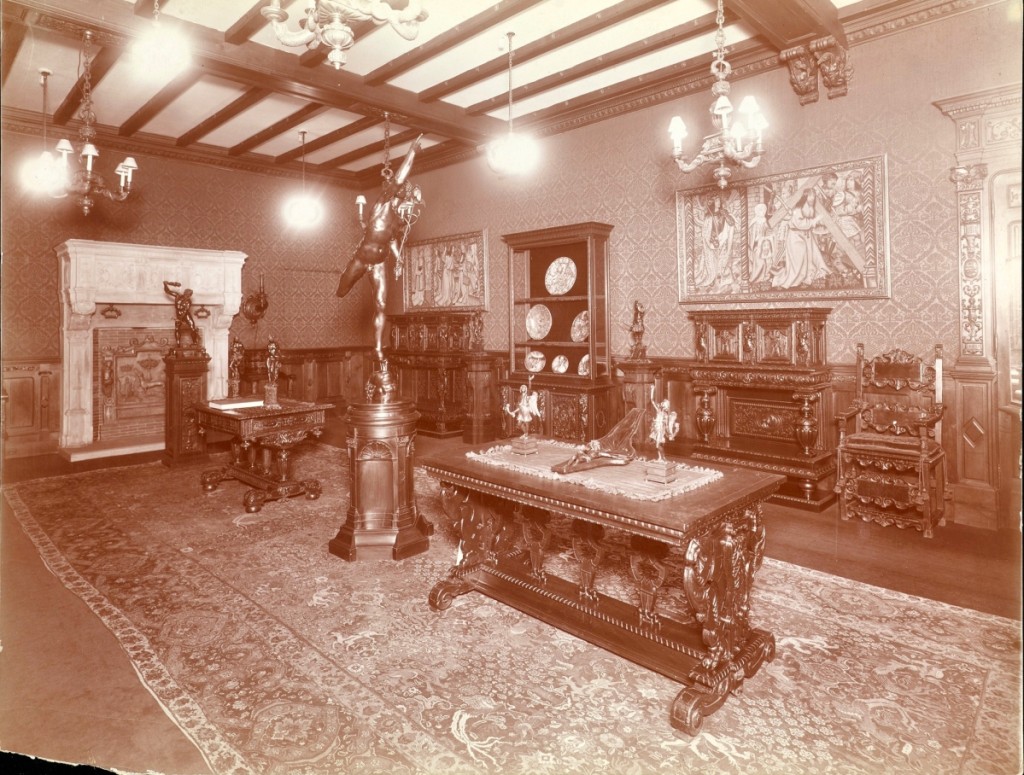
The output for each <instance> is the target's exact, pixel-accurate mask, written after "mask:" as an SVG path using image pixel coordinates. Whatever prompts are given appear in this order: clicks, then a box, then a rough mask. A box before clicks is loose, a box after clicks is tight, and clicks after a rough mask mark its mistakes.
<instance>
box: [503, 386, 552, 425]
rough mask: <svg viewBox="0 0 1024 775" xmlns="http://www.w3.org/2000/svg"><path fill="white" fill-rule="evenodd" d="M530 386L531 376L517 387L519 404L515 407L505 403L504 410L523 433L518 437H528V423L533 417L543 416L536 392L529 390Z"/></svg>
mask: <svg viewBox="0 0 1024 775" xmlns="http://www.w3.org/2000/svg"><path fill="white" fill-rule="evenodd" d="M532 387H533V377H532V376H531V377H530V378H529V380H528V384H527V385H521V386H520V387H519V404H518V405H517V406H516V407H515V408H513V407H512V405H511V404H505V412H506V413H507V414H508V415H509V416H511V417H513V418H515V421H516V424H517V425H518V426H519V429H520V430H521V431H522V432H523V435H522V436H521V437H520V438H522V439H526V438H529V436H530V423H532V422H533V418H534V417H542V416H543V414H542V413H541V410H540V406H539V405H538V403H537V398H538V397H537V392H536V391H535V390H531V388H532Z"/></svg>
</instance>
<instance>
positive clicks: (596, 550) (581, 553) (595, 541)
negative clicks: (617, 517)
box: [572, 520, 605, 606]
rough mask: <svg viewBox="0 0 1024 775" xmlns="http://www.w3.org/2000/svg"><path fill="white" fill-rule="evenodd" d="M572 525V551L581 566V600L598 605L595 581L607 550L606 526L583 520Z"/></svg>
mask: <svg viewBox="0 0 1024 775" xmlns="http://www.w3.org/2000/svg"><path fill="white" fill-rule="evenodd" d="M572 527H573V530H572V553H573V556H574V557H575V558H576V562H578V563H579V566H580V584H579V587H580V600H582V601H583V602H584V603H586V604H588V605H592V606H593V605H597V602H598V595H597V587H596V585H595V581H596V579H597V568H598V566H599V565H600V564H601V560H602V558H603V557H604V552H605V549H604V546H603V545H602V543H601V540H602V539H603V538H604V528H603V527H601V526H600V525H595V524H593V523H590V522H583V521H582V520H576V521H575V522H574V523H573V526H572Z"/></svg>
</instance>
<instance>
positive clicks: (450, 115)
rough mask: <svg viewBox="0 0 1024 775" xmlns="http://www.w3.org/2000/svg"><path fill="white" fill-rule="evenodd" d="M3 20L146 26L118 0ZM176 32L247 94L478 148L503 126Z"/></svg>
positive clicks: (212, 36) (134, 31)
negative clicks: (275, 96) (378, 118)
mask: <svg viewBox="0 0 1024 775" xmlns="http://www.w3.org/2000/svg"><path fill="white" fill-rule="evenodd" d="M3 8H4V16H5V18H6V17H8V16H9V14H10V13H15V12H18V11H31V12H37V13H39V14H40V15H41V16H45V17H46V23H45V26H46V27H47V28H49V29H53V30H56V31H58V32H62V33H63V34H65V35H76V34H77V33H78V31H79V30H81V29H92V30H96V31H99V32H102V33H103V34H105V35H108V36H110V37H112V38H114V39H121V40H128V39H130V38H134V37H135V36H136V35H138V34H140V33H141V32H142V31H143V30H144V29H145V28H146V25H148V24H149V23H148V22H146V21H144V20H142V19H138V18H136V17H135V16H134V15H133V12H132V6H131V5H129V4H128V3H124V2H122V1H121V0H90V2H89V3H88V4H84V3H81V2H80V0H4V3H3ZM174 21H175V27H176V28H177V29H178V30H179V31H180V32H182V33H183V34H185V35H187V36H188V37H189V39H190V41H191V43H192V61H193V64H194V65H195V66H196V67H197V68H198V69H200V70H201V71H202V72H205V73H209V74H212V75H217V76H221V77H224V78H227V79H228V80H232V81H234V82H236V83H241V84H244V85H246V86H255V87H261V88H269V89H272V90H273V91H277V92H280V93H282V94H287V95H291V96H295V97H299V98H301V99H304V100H308V101H311V102H319V103H321V104H324V105H328V106H330V107H337V108H341V109H343V110H350V111H353V112H358V113H362V114H364V115H380V114H381V113H382V112H383V111H387V112H389V113H391V115H392V117H393V118H394V120H395V121H397V122H400V123H403V124H405V125H406V126H415V127H417V128H419V129H421V130H422V131H423V132H428V133H431V134H437V135H441V136H448V137H452V138H454V139H457V140H461V141H463V142H467V143H471V144H478V143H480V142H483V141H485V140H486V139H487V138H488V137H490V136H492V135H493V134H494V133H496V132H498V131H500V129H501V127H502V125H503V123H504V122H499V121H497V120H496V119H493V118H491V117H490V116H468V115H467V114H466V112H465V110H463V109H462V108H460V107H458V106H456V105H450V104H446V103H443V102H441V103H437V104H434V105H423V104H421V103H419V102H418V101H417V100H416V99H415V96H414V95H411V94H409V93H408V92H407V91H404V90H402V89H398V88H395V87H393V86H389V85H386V84H385V85H381V86H376V87H371V86H367V85H366V84H364V83H363V79H362V77H360V76H358V75H355V74H353V73H351V72H348V71H346V70H344V69H342V70H333V69H330V68H322V69H320V70H310V69H308V68H304V67H301V66H300V65H298V63H297V62H296V61H295V59H296V58H295V57H294V55H292V54H289V53H286V52H283V51H277V50H274V49H268V48H267V47H266V46H261V45H258V44H255V43H252V42H246V43H243V44H241V45H238V46H233V47H230V48H229V47H226V46H225V45H224V42H223V39H222V35H221V33H218V32H216V31H215V30H211V29H208V28H206V27H202V26H200V25H197V24H193V23H189V22H185V21H182V20H179V19H175V20H174Z"/></svg>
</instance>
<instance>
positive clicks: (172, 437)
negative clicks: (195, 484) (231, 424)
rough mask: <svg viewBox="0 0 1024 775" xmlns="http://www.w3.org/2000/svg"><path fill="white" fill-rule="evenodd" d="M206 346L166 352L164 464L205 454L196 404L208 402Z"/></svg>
mask: <svg viewBox="0 0 1024 775" xmlns="http://www.w3.org/2000/svg"><path fill="white" fill-rule="evenodd" d="M209 363H210V356H209V355H208V354H207V353H206V351H205V350H202V349H200V348H193V347H175V348H174V349H172V350H171V351H170V352H168V353H167V355H165V356H164V365H165V375H166V379H167V406H166V413H165V421H164V456H163V464H164V465H167V466H170V465H176V464H178V463H188V462H192V461H195V460H204V459H205V458H206V439H205V438H204V437H203V434H202V433H201V432H200V429H199V419H198V417H197V415H196V406H198V405H199V404H203V403H206V372H207V371H208V370H209Z"/></svg>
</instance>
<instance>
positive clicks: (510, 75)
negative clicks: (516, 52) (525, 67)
mask: <svg viewBox="0 0 1024 775" xmlns="http://www.w3.org/2000/svg"><path fill="white" fill-rule="evenodd" d="M507 35H508V131H509V132H510V133H511V132H512V38H514V37H515V36H516V34H515V33H514V32H509V33H507Z"/></svg>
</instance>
